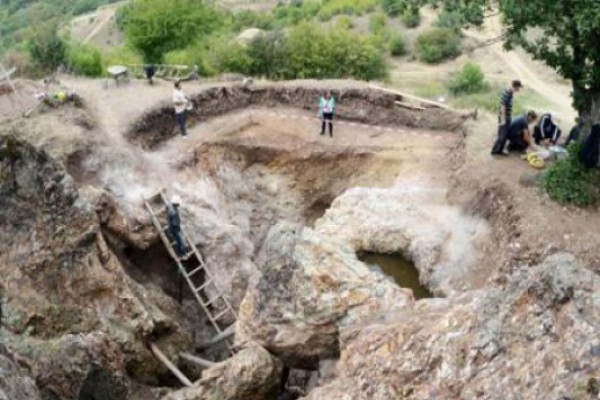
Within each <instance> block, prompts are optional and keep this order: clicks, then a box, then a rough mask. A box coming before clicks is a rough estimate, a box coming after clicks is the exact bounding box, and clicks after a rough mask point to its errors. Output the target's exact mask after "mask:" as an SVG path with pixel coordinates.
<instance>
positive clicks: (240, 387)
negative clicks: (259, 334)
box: [162, 345, 283, 400]
mask: <svg viewBox="0 0 600 400" xmlns="http://www.w3.org/2000/svg"><path fill="white" fill-rule="evenodd" d="M282 369H283V365H282V363H281V361H279V360H277V359H276V358H274V357H272V356H271V355H270V354H269V352H268V351H267V350H265V349H264V348H262V347H260V346H257V345H250V346H248V347H247V348H245V349H243V350H242V351H240V352H239V353H237V354H236V355H235V356H233V357H231V358H229V359H228V360H226V361H223V362H222V363H219V364H218V365H216V366H214V367H212V368H209V369H207V370H206V371H204V372H203V373H202V379H201V380H200V381H198V382H197V383H196V384H195V385H194V387H192V388H186V389H182V390H179V391H177V392H174V393H171V394H169V395H167V396H165V397H164V398H163V399H162V400H213V399H218V400H239V399H244V400H268V399H275V398H276V397H277V390H278V388H279V385H280V381H281V372H282Z"/></svg>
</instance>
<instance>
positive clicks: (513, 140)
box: [508, 133, 529, 151]
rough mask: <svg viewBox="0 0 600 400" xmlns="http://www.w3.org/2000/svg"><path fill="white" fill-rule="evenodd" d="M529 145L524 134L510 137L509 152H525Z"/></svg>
mask: <svg viewBox="0 0 600 400" xmlns="http://www.w3.org/2000/svg"><path fill="white" fill-rule="evenodd" d="M527 147H529V144H527V142H526V141H525V139H524V138H523V134H522V133H521V134H519V135H514V136H510V135H509V136H508V150H510V151H525V150H527Z"/></svg>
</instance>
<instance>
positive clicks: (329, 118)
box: [321, 113, 333, 137]
mask: <svg viewBox="0 0 600 400" xmlns="http://www.w3.org/2000/svg"><path fill="white" fill-rule="evenodd" d="M327 124H329V136H330V137H333V113H323V123H322V124H321V135H324V134H325V126H326V125H327Z"/></svg>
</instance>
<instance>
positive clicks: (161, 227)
mask: <svg viewBox="0 0 600 400" xmlns="http://www.w3.org/2000/svg"><path fill="white" fill-rule="evenodd" d="M157 201H158V203H159V204H160V205H161V206H162V209H161V210H159V211H156V210H155V209H154V208H153V207H152V204H153V203H156V202H157ZM168 204H169V201H168V200H167V198H166V197H165V194H164V192H163V191H162V190H161V191H160V192H158V194H156V195H154V196H153V197H151V198H149V199H144V205H145V206H146V209H147V210H148V212H149V213H150V216H151V217H152V224H153V225H154V228H156V230H157V231H158V234H159V236H160V238H161V240H162V242H163V245H164V246H165V248H166V249H167V251H168V252H169V255H170V256H171V258H173V260H174V261H175V263H176V264H177V268H178V270H179V273H180V274H181V275H182V276H183V278H184V279H185V281H186V282H187V284H188V286H189V288H190V290H191V291H192V294H193V295H194V298H195V299H196V301H197V302H198V304H199V305H200V307H201V308H202V310H204V313H205V314H206V316H207V317H208V320H209V321H210V323H211V324H212V326H213V327H214V328H215V330H216V331H217V335H216V336H215V338H213V339H211V340H210V341H209V342H208V343H212V344H216V343H218V342H220V341H223V340H227V339H229V338H230V337H231V336H232V335H233V331H234V325H235V321H237V314H236V312H235V310H234V309H233V307H232V306H231V303H229V300H227V298H226V297H225V295H224V293H223V291H221V290H220V288H219V287H218V286H217V284H216V281H215V276H214V275H213V274H212V273H211V272H210V270H209V269H208V268H207V266H206V264H205V263H204V259H203V257H202V255H201V254H200V252H199V251H198V249H197V247H196V245H195V244H194V241H193V240H190V238H189V236H188V235H187V233H186V232H185V230H184V229H183V227H182V228H181V233H182V236H183V239H184V244H185V245H186V247H187V248H188V249H189V251H188V253H187V254H186V255H185V256H184V257H181V258H180V257H179V256H178V254H177V252H176V251H175V249H174V247H173V246H174V245H175V241H174V240H173V241H171V239H170V238H169V236H167V232H168V231H169V224H168V223H166V222H165V223H164V224H163V223H161V220H160V217H161V215H162V214H165V215H166V208H167V205H168ZM165 220H166V218H165ZM184 261H185V264H184ZM202 273H203V274H204V281H203V282H201V283H199V284H196V283H195V282H194V281H197V279H196V278H195V277H201V276H202ZM207 289H213V290H211V292H213V293H218V294H217V295H214V296H213V297H210V296H209V295H207ZM227 316H230V317H232V318H233V324H231V325H230V326H229V327H226V328H221V325H220V324H219V322H221V321H223V320H224V319H225V317H227ZM227 347H228V349H229V351H230V353H231V354H233V353H234V351H233V346H232V344H231V343H230V341H227Z"/></svg>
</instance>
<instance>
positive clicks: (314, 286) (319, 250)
mask: <svg viewBox="0 0 600 400" xmlns="http://www.w3.org/2000/svg"><path fill="white" fill-rule="evenodd" d="M257 263H258V266H259V269H260V271H259V273H258V274H257V276H255V277H254V279H253V281H252V282H251V284H250V287H249V289H248V291H247V293H246V296H245V298H244V301H243V302H242V305H241V308H240V311H239V320H238V325H237V329H236V341H237V342H238V343H244V342H246V341H249V342H258V343H260V344H261V345H262V346H264V347H265V348H266V349H268V350H269V351H271V352H272V353H273V354H275V355H276V356H277V357H278V358H280V359H281V360H282V361H283V362H284V363H285V364H286V365H288V366H292V367H295V368H302V369H315V368H316V367H317V366H318V362H319V360H320V359H325V358H331V357H335V356H337V355H338V354H339V342H338V340H339V331H340V329H343V328H344V327H347V326H361V325H362V324H364V323H365V322H367V321H372V320H373V319H376V318H378V317H381V316H382V315H381V314H382V313H383V312H384V311H385V312H386V313H390V312H393V311H394V310H399V309H401V308H403V307H405V306H406V305H407V304H410V303H411V302H412V301H413V300H412V295H411V293H410V291H408V290H405V289H401V288H399V287H398V286H396V285H394V284H393V283H391V282H390V281H388V280H387V279H385V277H384V276H382V275H380V274H376V273H373V272H371V271H369V269H368V268H367V267H366V266H365V265H364V264H363V263H361V262H360V261H358V259H357V258H356V256H355V253H354V251H353V249H352V248H350V247H348V246H347V245H344V244H342V243H338V242H335V241H331V240H330V239H329V238H328V237H327V236H324V235H319V234H317V233H316V232H315V231H313V230H312V229H310V228H305V227H302V226H299V225H296V224H291V223H281V224H278V225H276V226H275V227H273V228H272V229H271V231H270V232H269V235H268V236H267V239H266V240H265V242H264V245H263V248H262V249H261V252H260V254H259V258H258V261H257Z"/></svg>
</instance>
